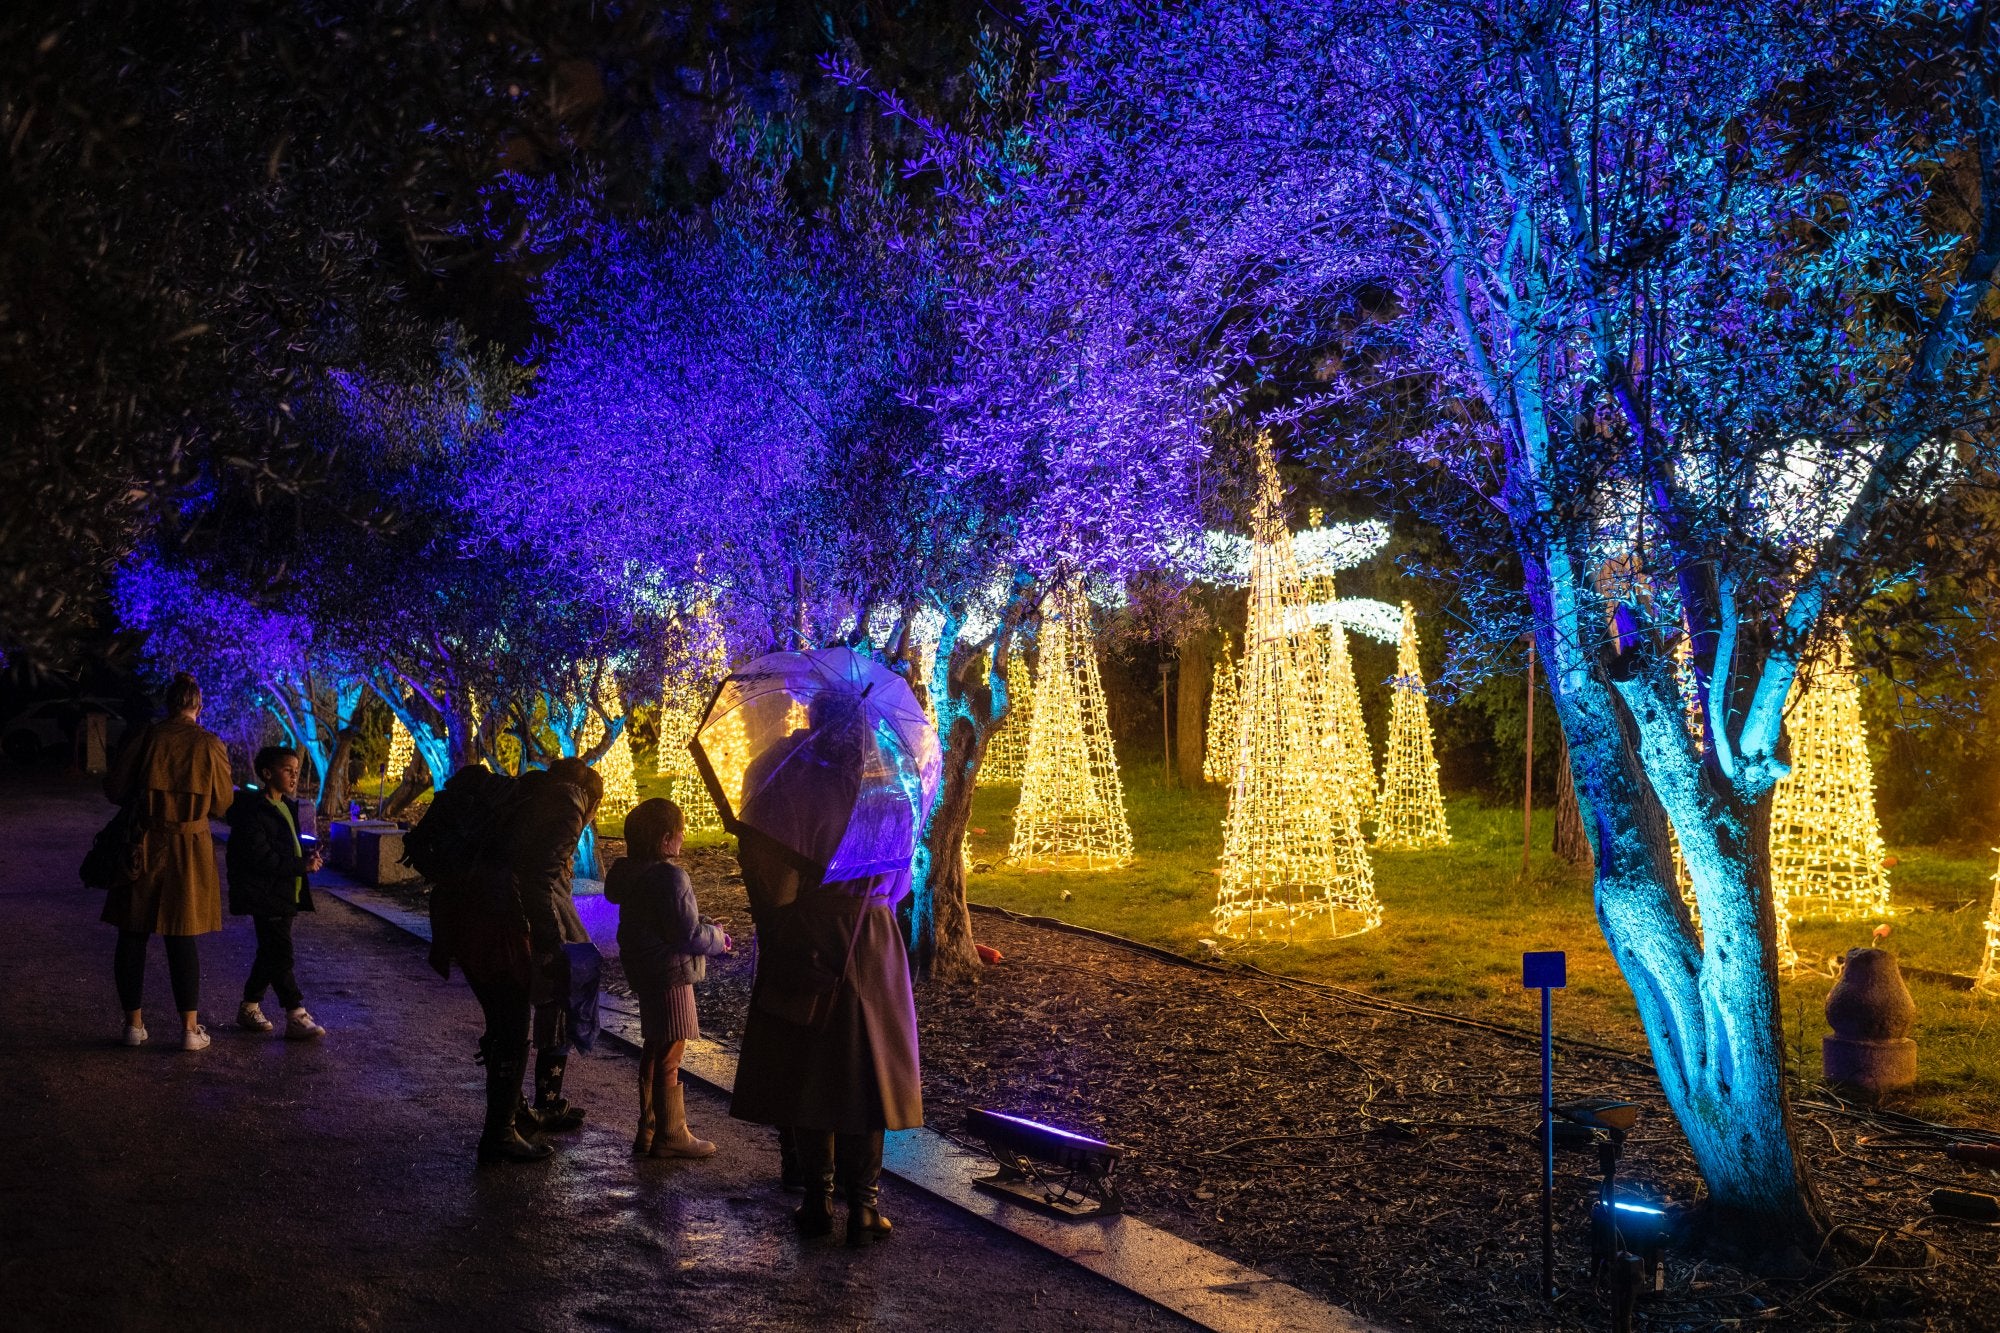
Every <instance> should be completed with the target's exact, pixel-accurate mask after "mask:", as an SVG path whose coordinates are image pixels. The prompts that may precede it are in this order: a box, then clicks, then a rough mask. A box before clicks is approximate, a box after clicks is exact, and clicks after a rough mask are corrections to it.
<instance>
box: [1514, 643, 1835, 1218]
mask: <svg viewBox="0 0 2000 1333" xmlns="http://www.w3.org/2000/svg"><path fill="white" fill-rule="evenodd" d="M1549 646H1550V645H1549V644H1547V643H1544V645H1543V647H1544V650H1545V651H1544V656H1545V657H1546V658H1549V660H1552V661H1553V660H1558V659H1556V658H1554V657H1553V656H1552V655H1551V654H1549V653H1548V652H1547V651H1546V649H1547V648H1548V647H1549ZM1554 680H1555V676H1554V673H1553V672H1552V673H1551V682H1552V683H1554ZM1628 684H1629V683H1628V682H1621V683H1620V685H1619V689H1618V692H1617V693H1614V692H1613V690H1612V688H1611V687H1610V686H1609V685H1607V684H1606V683H1605V682H1604V681H1603V680H1602V679H1601V678H1598V677H1597V676H1596V675H1595V674H1594V673H1586V672H1576V673H1574V674H1573V675H1572V677H1571V679H1570V680H1569V682H1568V683H1567V687H1566V688H1565V689H1564V690H1563V691H1562V692H1561V694H1560V695H1559V697H1558V698H1557V701H1556V703H1557V710H1558V712H1559V714H1560V716H1561V718H1562V722H1563V727H1564V730H1565V732H1567V733H1568V738H1569V742H1570V754H1571V758H1572V760H1573V762H1574V764H1575V769H1576V786H1577V794H1578V796H1579V798H1580V805H1581V811H1582V815H1583V819H1584V822H1585V826H1586V828H1587V829H1588V830H1589V831H1590V834H1591V840H1592V842H1593V843H1594V844H1595V851H1596V855H1597V882H1596V898H1597V915H1598V922H1599V925H1600V926H1601V928H1602V929H1603V932H1604V937H1605V941H1606V942H1607V943H1608V944H1609V945H1610V946H1611V952H1612V955H1613V956H1614V957H1615V958H1616V959H1617V961H1618V966H1619V970H1620V971H1621V972H1622V973H1623V974H1624V977H1625V980H1626V983H1627V985H1629V986H1630V987H1631V990H1632V996H1633V999H1634V1001H1635V1002H1636V1003H1637V1005H1638V1009H1639V1016H1640V1018H1641V1019H1642V1020H1643V1022H1644V1023H1645V1028H1646V1037H1647V1041H1648V1044H1649V1046H1650V1048H1651V1051H1652V1056H1653V1063H1654V1066H1655V1068H1656V1070H1657V1071H1658V1074H1659V1079H1660V1084H1661V1087H1662V1088H1663V1090H1664V1091H1665V1093H1666V1097H1667V1100H1668V1102H1669V1104H1671V1105H1672V1107H1673V1109H1674V1114H1675V1116H1676V1117H1677V1119H1678V1120H1679V1122H1680V1125H1681V1129H1682V1131H1683V1132H1684V1133H1685V1134H1686V1135H1687V1139H1688V1145H1689V1147H1690V1148H1691V1149H1692V1150H1693V1153H1694V1158H1695V1162H1696V1165H1697V1166H1699V1168H1700V1169H1701V1174H1702V1178H1703V1180H1704V1181H1705V1182H1706V1183H1707V1185H1708V1191H1709V1213H1708V1220H1709V1222H1710V1224H1711V1227H1712V1230H1713V1234H1715V1235H1716V1237H1717V1238H1718V1239H1720V1240H1722V1241H1723V1242H1724V1243H1726V1244H1729V1245H1731V1246H1733V1247H1735V1248H1737V1249H1739V1250H1742V1251H1745V1252H1748V1253H1753V1254H1771V1253H1779V1254H1785V1253H1792V1252H1797V1253H1802V1254H1804V1255H1812V1254H1814V1253H1816V1252H1817V1250H1818V1248H1819V1245H1820V1240H1821V1238H1822V1237H1823V1236H1824V1235H1825V1234H1826V1222H1825V1214H1824V1210H1823V1209H1822V1207H1821V1205H1820V1203H1819V1200H1818V1197H1817V1195H1816V1194H1815V1192H1814V1190H1813V1188H1812V1184H1811V1181H1810V1179H1809V1177H1808V1176H1807V1175H1806V1173H1805V1171H1804V1169H1803V1167H1802V1165H1801V1163H1800V1160H1799V1156H1798V1152H1797V1149H1796V1144H1795V1140H1794V1135H1793V1130H1792V1122H1791V1106H1790V1100H1789V1098H1788V1097H1787V1095H1786V1091H1785V1083H1784V1056H1785V1048H1784V1028H1783V1021H1782V1017H1781V1014H1780V1012H1779V994H1778V981H1777V977H1778V963H1777V945H1776V922H1775V920H1774V918H1773V916H1772V907H1771V895H1770V886H1769V866H1768V863H1767V860H1766V856H1765V852H1764V843H1763V841H1762V834H1763V832H1764V829H1763V823H1764V821H1765V819H1766V817H1767V812H1768V803H1769V798H1768V795H1766V796H1764V797H1763V798H1762V799H1761V801H1759V802H1756V803H1752V804H1750V805H1749V806H1748V808H1745V807H1744V806H1743V805H1742V804H1741V803H1740V802H1732V801H1730V800H1728V799H1726V798H1724V797H1721V796H1717V795H1716V794H1715V793H1716V791H1717V790H1718V784H1716V783H1713V782H1709V781H1706V780H1705V777H1706V775H1705V774H1703V773H1702V771H1701V770H1699V769H1697V768H1696V767H1695V765H1694V762H1693V760H1692V758H1691V757H1690V756H1689V755H1688V753H1687V747H1686V745H1685V741H1684V740H1683V739H1680V733H1679V732H1678V730H1675V729H1678V728H1680V727H1681V726H1682V723H1681V721H1680V718H1679V716H1678V708H1679V704H1678V701H1677V700H1674V699H1672V697H1671V693H1670V691H1669V692H1665V693H1663V692H1661V691H1658V690H1651V691H1648V690H1646V689H1644V688H1628ZM1669 736H1672V737H1675V738H1676V741H1677V743H1678V745H1679V749H1678V750H1676V749H1674V748H1673V746H1670V745H1668V744H1665V743H1663V738H1666V737H1669ZM1655 792H1659V793H1662V794H1663V796H1664V798H1665V799H1666V801H1667V804H1668V805H1670V806H1671V807H1672V808H1673V810H1674V812H1675V814H1676V815H1677V816H1678V817H1677V818H1676V819H1675V823H1674V827H1675V828H1677V829H1679V830H1680V831H1681V832H1682V837H1683V842H1682V847H1683V852H1684V854H1685V855H1686V858H1687V863H1688V867H1689V870H1690V872H1691V873H1692V875H1693V877H1694V880H1695V886H1696V892H1697V893H1698V894H1699V895H1700V903H1701V917H1702V928H1703V939H1702V942H1701V943H1700V944H1697V943H1696V940H1695V938H1694V932H1693V930H1692V928H1691V926H1690V925H1689V923H1688V917H1687V913H1686V911H1685V909H1684V907H1683V906H1682V904H1681V902H1680V894H1679V892H1678V890H1677V887H1676V885H1675V883H1674V878H1673V868H1672V867H1673V863H1672V856H1671V853H1670V851H1669V847H1668V832H1667V825H1666V822H1665V820H1664V819H1663V818H1662V804H1661V800H1660V799H1658V798H1656V797H1655V796H1654V793H1655Z"/></svg>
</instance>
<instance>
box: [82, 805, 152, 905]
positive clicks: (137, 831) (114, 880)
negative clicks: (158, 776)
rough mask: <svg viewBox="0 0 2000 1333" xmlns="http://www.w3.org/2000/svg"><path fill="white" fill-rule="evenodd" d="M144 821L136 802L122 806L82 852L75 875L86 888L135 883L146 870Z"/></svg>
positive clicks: (107, 887)
mask: <svg viewBox="0 0 2000 1333" xmlns="http://www.w3.org/2000/svg"><path fill="white" fill-rule="evenodd" d="M145 837H146V821H145V820H143V819H141V818H140V817H139V811H138V806H137V804H136V803H133V804H128V805H121V806H119V807H118V813H117V814H115V815H113V816H111V818H110V820H109V821H108V822H107V823H106V824H105V825H104V827H103V828H101V829H99V830H98V831H97V836H96V837H95V838H92V839H91V841H90V850H89V851H88V852H85V853H84V856H83V864H82V865H80V866H78V867H77V875H78V876H79V877H80V878H81V879H82V880H83V887H85V888H86V889H103V890H106V891H107V892H108V891H109V890H112V889H121V888H124V887H125V886H127V885H129V884H136V883H137V882H138V880H139V877H140V876H141V875H143V874H144V873H145V871H146V846H145Z"/></svg>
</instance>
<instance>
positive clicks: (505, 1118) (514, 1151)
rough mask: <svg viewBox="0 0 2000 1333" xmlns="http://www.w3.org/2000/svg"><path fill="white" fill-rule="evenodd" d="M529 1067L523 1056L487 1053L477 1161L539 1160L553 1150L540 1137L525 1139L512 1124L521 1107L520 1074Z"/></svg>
mask: <svg viewBox="0 0 2000 1333" xmlns="http://www.w3.org/2000/svg"><path fill="white" fill-rule="evenodd" d="M527 1069H528V1061H527V1058H526V1057H525V1056H523V1055H515V1056H503V1055H494V1054H491V1053H489V1054H488V1055H487V1058H486V1127H485V1130H484V1131H483V1132H482V1133H481V1134H480V1136H479V1164H480V1165H481V1166H490V1165H492V1164H493V1163H495V1162H539V1161H541V1160H542V1159H544V1158H546V1157H547V1156H549V1154H551V1153H553V1152H554V1151H555V1149H553V1148H551V1147H550V1146H549V1145H548V1144H546V1143H544V1142H542V1141H541V1140H540V1139H524V1138H522V1137H521V1135H520V1132H519V1131H518V1130H516V1129H515V1127H514V1113H515V1112H516V1111H517V1110H519V1109H520V1106H521V1075H523V1074H525V1073H526V1072H527Z"/></svg>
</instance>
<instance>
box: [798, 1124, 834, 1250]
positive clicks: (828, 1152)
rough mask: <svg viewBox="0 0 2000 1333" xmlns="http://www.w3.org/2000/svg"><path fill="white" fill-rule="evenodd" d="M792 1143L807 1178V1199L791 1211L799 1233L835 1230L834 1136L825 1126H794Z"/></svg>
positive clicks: (809, 1235)
mask: <svg viewBox="0 0 2000 1333" xmlns="http://www.w3.org/2000/svg"><path fill="white" fill-rule="evenodd" d="M792 1146H793V1148H794V1149H795V1150H796V1151H797V1152H798V1155H799V1174H800V1175H801V1177H803V1179H804V1180H805V1192H806V1197H805V1202H803V1203H801V1204H800V1205H799V1206H798V1207H797V1208H796V1209H795V1210H793V1212H792V1221H793V1223H794V1224H795V1225H797V1227H798V1229H799V1234H800V1235H801V1236H805V1237H807V1238H808V1239H811V1238H815V1237H819V1236H826V1235H831V1234H832V1233H833V1135H832V1134H831V1133H830V1132H828V1131H827V1130H823V1129H794V1130H793V1131H792Z"/></svg>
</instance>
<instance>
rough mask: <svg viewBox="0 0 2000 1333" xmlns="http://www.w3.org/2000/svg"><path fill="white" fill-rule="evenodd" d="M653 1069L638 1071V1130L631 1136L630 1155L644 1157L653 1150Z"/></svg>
mask: <svg viewBox="0 0 2000 1333" xmlns="http://www.w3.org/2000/svg"><path fill="white" fill-rule="evenodd" d="M654 1109H655V1108H654V1105H653V1071H652V1069H651V1068H642V1069H640V1071H639V1131H638V1133H636V1134H634V1135H633V1136H632V1155H633V1156H634V1157H644V1156H645V1155H646V1154H647V1153H649V1152H651V1151H652V1150H653V1130H654V1118H655V1117H654Z"/></svg>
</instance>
